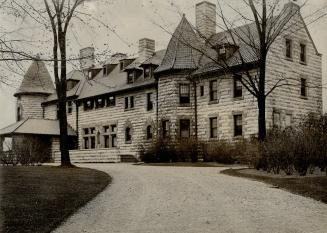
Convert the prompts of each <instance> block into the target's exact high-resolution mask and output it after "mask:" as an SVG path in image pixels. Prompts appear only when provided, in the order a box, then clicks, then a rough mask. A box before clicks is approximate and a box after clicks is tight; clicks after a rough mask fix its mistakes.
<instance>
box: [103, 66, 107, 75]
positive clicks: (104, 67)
mask: <svg viewBox="0 0 327 233" xmlns="http://www.w3.org/2000/svg"><path fill="white" fill-rule="evenodd" d="M106 75H107V66H103V76H106Z"/></svg>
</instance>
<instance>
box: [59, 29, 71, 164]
mask: <svg viewBox="0 0 327 233" xmlns="http://www.w3.org/2000/svg"><path fill="white" fill-rule="evenodd" d="M58 42H59V49H60V55H61V67H60V69H61V75H60V93H59V96H60V97H59V122H60V150H61V166H71V162H70V156H69V138H68V123H67V110H66V102H67V86H66V85H67V81H66V71H67V68H66V35H65V33H63V32H61V31H59V33H58Z"/></svg>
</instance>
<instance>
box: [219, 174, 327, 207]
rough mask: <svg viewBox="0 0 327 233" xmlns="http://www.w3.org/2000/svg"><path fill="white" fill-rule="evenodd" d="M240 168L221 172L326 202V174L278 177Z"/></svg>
mask: <svg viewBox="0 0 327 233" xmlns="http://www.w3.org/2000/svg"><path fill="white" fill-rule="evenodd" d="M242 170H244V169H227V170H224V171H222V172H221V173H222V174H226V175H231V176H236V177H244V178H249V179H252V180H257V181H262V182H265V183H267V184H271V185H273V186H274V187H278V188H282V189H284V190H287V191H289V192H291V193H295V194H299V195H302V196H305V197H310V198H313V199H315V200H317V201H321V202H323V203H326V204H327V176H321V177H296V178H278V177H273V176H261V175H256V174H247V173H242V172H241V171H242Z"/></svg>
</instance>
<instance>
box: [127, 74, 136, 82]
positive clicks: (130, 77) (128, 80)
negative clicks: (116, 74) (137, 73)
mask: <svg viewBox="0 0 327 233" xmlns="http://www.w3.org/2000/svg"><path fill="white" fill-rule="evenodd" d="M127 83H129V84H130V83H134V71H128V72H127Z"/></svg>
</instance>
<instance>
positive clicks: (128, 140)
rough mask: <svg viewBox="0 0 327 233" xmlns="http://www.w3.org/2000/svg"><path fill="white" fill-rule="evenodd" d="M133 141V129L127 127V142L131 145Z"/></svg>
mask: <svg viewBox="0 0 327 233" xmlns="http://www.w3.org/2000/svg"><path fill="white" fill-rule="evenodd" d="M131 141H132V134H131V128H129V127H127V128H126V129H125V142H126V143H129V142H131Z"/></svg>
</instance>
